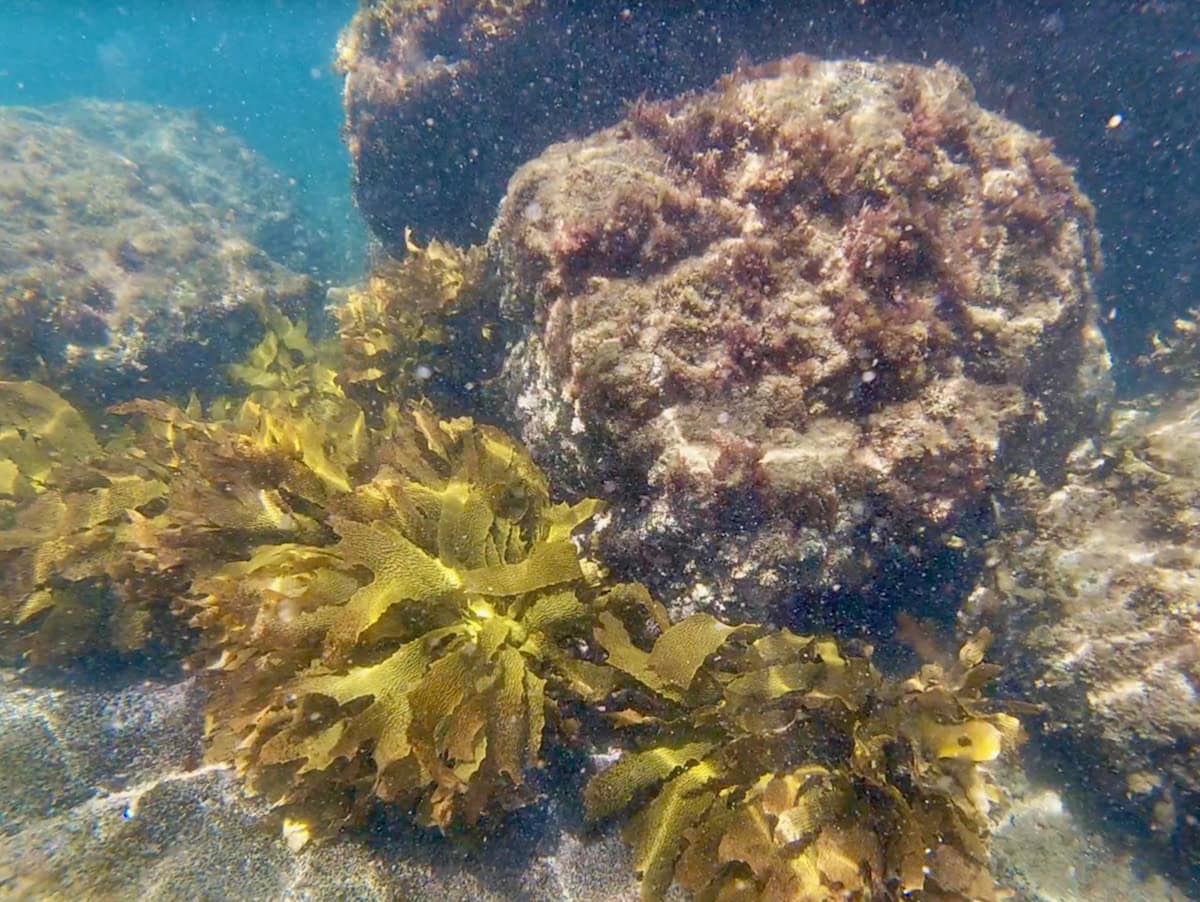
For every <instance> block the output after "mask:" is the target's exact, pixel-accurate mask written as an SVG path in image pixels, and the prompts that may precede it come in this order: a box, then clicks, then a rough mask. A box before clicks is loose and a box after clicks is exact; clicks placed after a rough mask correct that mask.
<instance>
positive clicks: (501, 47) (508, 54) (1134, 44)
mask: <svg viewBox="0 0 1200 902" xmlns="http://www.w3.org/2000/svg"><path fill="white" fill-rule="evenodd" d="M360 10H361V11H360V13H359V14H358V15H357V16H356V17H355V19H354V20H353V22H352V23H351V24H350V26H349V27H348V28H347V30H346V32H345V35H344V37H343V41H342V52H341V55H340V62H341V66H342V69H343V71H344V72H345V73H346V76H347V79H346V85H345V109H346V136H347V143H348V146H349V148H350V150H351V154H352V157H353V159H354V162H355V165H356V180H355V197H356V200H357V202H358V204H359V207H360V209H361V210H362V211H363V213H364V214H365V216H366V218H367V220H368V222H369V224H370V226H371V228H372V231H373V232H374V234H375V236H376V237H377V238H378V239H379V240H380V241H382V242H383V244H384V245H386V246H388V247H390V248H391V249H392V250H393V251H395V252H398V253H402V252H403V249H404V228H405V226H412V227H414V228H416V229H417V230H418V235H419V237H420V238H421V240H422V241H423V240H425V239H426V238H427V237H429V236H430V235H432V236H434V237H441V238H445V239H451V240H454V241H457V242H459V243H465V242H470V241H478V240H480V238H481V237H482V235H483V234H484V233H485V232H486V230H487V227H488V224H489V221H490V217H491V211H492V209H493V208H494V204H495V203H496V202H497V201H498V200H499V198H500V197H501V196H502V194H503V193H504V186H505V183H506V182H507V180H508V179H509V177H510V176H511V175H512V173H513V172H514V171H515V170H516V168H517V167H518V166H519V165H520V164H521V163H523V162H525V161H526V160H528V159H530V158H531V157H533V156H534V155H536V154H538V153H540V152H541V151H542V150H543V149H544V148H545V147H546V146H547V145H548V144H550V143H551V142H553V141H561V140H565V139H566V138H568V137H571V136H577V135H582V134H587V133H589V132H591V131H593V130H595V129H597V128H602V127H605V126H608V125H611V124H612V123H614V122H616V121H617V120H618V119H619V118H620V117H621V116H622V115H623V107H624V105H625V104H627V103H629V102H632V101H634V100H636V99H637V98H638V97H640V96H643V95H645V96H649V97H652V98H662V97H670V96H673V95H676V94H679V93H681V92H682V91H686V90H689V89H693V88H698V87H702V86H705V85H707V84H709V83H711V82H712V80H713V79H715V78H716V77H717V76H718V75H720V74H721V73H722V72H725V71H728V70H729V69H730V68H732V66H733V65H734V64H735V63H736V62H737V61H738V60H740V59H748V60H750V61H752V62H763V61H766V60H770V59H774V58H776V57H780V56H784V55H787V54H791V53H796V52H806V53H812V54H818V55H821V56H825V57H854V58H887V59H892V60H900V61H906V62H915V63H921V62H926V61H929V62H932V61H935V60H939V59H941V60H946V61H947V62H949V63H951V64H953V65H955V66H957V67H959V68H960V69H962V70H963V71H964V72H965V73H966V74H967V75H968V77H969V78H970V79H971V80H972V82H973V83H974V84H975V86H976V88H977V89H978V91H979V92H980V98H981V102H982V103H983V105H984V106H986V107H988V108H989V109H997V110H1000V109H1002V110H1003V111H1004V112H1005V113H1006V115H1008V116H1010V117H1011V118H1012V119H1014V120H1015V121H1017V122H1020V123H1021V124H1023V125H1025V126H1027V127H1029V128H1033V129H1037V130H1039V131H1041V132H1043V133H1045V134H1047V135H1051V136H1053V138H1054V140H1055V143H1056V145H1057V146H1058V147H1059V149H1060V152H1061V153H1062V154H1063V155H1064V156H1065V157H1067V158H1068V159H1072V160H1077V161H1078V163H1079V170H1080V181H1081V184H1082V185H1083V186H1084V189H1085V190H1086V191H1087V192H1088V193H1089V194H1091V195H1092V196H1093V197H1094V198H1095V199H1096V201H1097V205H1098V208H1099V210H1098V217H1099V223H1100V229H1101V231H1102V232H1103V234H1104V236H1105V240H1106V250H1107V252H1108V258H1109V266H1108V267H1107V269H1106V272H1105V277H1104V279H1103V283H1102V288H1103V290H1104V293H1105V296H1106V297H1107V299H1108V303H1110V304H1112V305H1114V306H1115V307H1117V308H1118V309H1120V310H1121V313H1122V315H1121V321H1122V322H1124V321H1125V320H1126V319H1127V317H1128V316H1129V315H1130V314H1133V313H1134V312H1135V311H1136V315H1137V317H1138V319H1139V321H1141V320H1144V319H1145V318H1147V317H1153V318H1154V319H1155V321H1156V322H1157V323H1158V324H1159V325H1160V326H1161V325H1166V324H1167V323H1169V322H1170V320H1171V318H1172V316H1173V315H1175V314H1178V313H1179V312H1181V311H1182V310H1183V309H1185V308H1186V307H1187V306H1189V305H1193V304H1194V303H1195V296H1194V293H1193V289H1192V287H1191V286H1192V285H1193V284H1194V282H1195V278H1196V261H1197V259H1198V256H1197V252H1196V241H1195V235H1194V233H1193V231H1192V230H1189V229H1181V228H1179V223H1181V222H1190V221H1194V220H1195V219H1196V216H1197V211H1200V167H1197V166H1196V165H1195V142H1194V140H1192V138H1193V133H1194V128H1193V123H1194V122H1195V121H1196V119H1197V117H1198V116H1200V91H1198V90H1196V62H1197V58H1198V55H1200V50H1198V48H1197V46H1196V41H1195V35H1197V34H1200V4H1195V3H1186V2H1161V0H1159V2H1146V3H1142V2H1131V0H1093V2H1089V3H1086V4H1085V3H1067V4H1062V3H1060V4H1038V5H1035V6H1034V7H1029V6H1026V5H1022V4H1013V3H1011V2H1009V0H979V2H975V3H969V4H964V3H945V4H930V3H890V2H876V0H872V2H853V0H810V2H804V3H797V2H795V0H760V2H755V3H729V2H727V0H694V2H690V3H611V4H603V3H600V4H586V5H581V4H579V3H575V2H570V0H453V2H451V0H361V4H360ZM1114 115H1119V116H1120V120H1119V121H1120V124H1119V125H1117V126H1116V127H1112V128H1108V127H1106V126H1107V124H1108V123H1109V122H1110V121H1112V117H1113V116H1114ZM1144 337H1145V336H1144V333H1143V332H1142V330H1141V328H1123V329H1120V330H1117V331H1115V332H1114V334H1113V335H1111V336H1110V341H1111V342H1112V343H1113V347H1114V350H1115V351H1117V352H1118V353H1117V356H1118V357H1119V358H1120V359H1122V360H1128V359H1130V358H1132V357H1133V356H1134V355H1136V354H1137V353H1138V352H1139V351H1140V350H1141V345H1142V342H1143V340H1144Z"/></svg>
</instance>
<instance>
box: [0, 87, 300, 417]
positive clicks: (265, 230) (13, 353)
mask: <svg viewBox="0 0 1200 902" xmlns="http://www.w3.org/2000/svg"><path fill="white" fill-rule="evenodd" d="M282 182H283V180H281V179H280V178H279V177H278V176H275V175H273V174H272V173H271V172H270V170H269V169H268V168H267V167H266V166H265V165H264V164H263V163H262V161H261V160H259V158H257V157H256V156H255V155H254V154H253V153H252V152H251V151H250V150H249V149H248V148H246V147H245V145H243V144H242V143H241V142H240V141H238V140H237V139H235V138H233V137H232V136H230V135H228V134H227V133H225V132H224V131H223V130H222V129H220V128H217V127H214V126H211V125H208V124H205V123H204V122H203V121H202V120H200V119H198V118H197V117H195V116H194V115H190V114H186V113H178V112H173V111H168V110H165V109H162V108H155V107H149V106H143V105H137V104H103V103H98V102H86V103H71V104H64V105H60V106H54V107H48V108H43V109H25V108H9V109H5V110H3V111H2V112H0V210H3V215H4V229H3V234H0V349H2V351H0V373H2V374H3V375H4V376H5V377H7V378H12V377H17V378H24V377H27V376H36V377H37V378H40V379H42V380H43V381H45V382H47V383H48V384H51V385H53V386H55V387H56V388H58V389H60V390H63V391H64V392H65V393H66V394H68V395H69V396H71V397H73V398H75V399H76V400H80V401H83V402H94V403H101V404H102V403H107V402H110V401H114V400H118V399H121V398H122V397H127V396H129V395H130V394H135V393H137V392H139V391H142V392H144V391H145V388H144V386H145V385H146V384H148V383H149V384H154V385H155V386H156V389H157V390H159V391H162V390H167V391H186V390H188V389H190V388H194V387H198V386H202V385H208V384H211V382H212V380H213V378H214V376H215V377H217V378H219V377H220V374H222V372H223V366H224V364H226V363H228V362H230V361H232V360H237V359H239V358H240V357H241V356H242V355H243V354H244V353H245V352H246V350H247V349H248V348H249V347H251V346H253V344H254V342H255V341H257V339H258V338H259V337H261V334H262V329H261V327H260V326H259V324H258V314H257V313H256V306H257V305H261V304H262V303H263V302H264V301H265V302H273V303H275V304H277V305H279V306H280V307H282V308H284V309H286V310H289V311H291V312H293V313H297V314H299V313H304V312H307V313H313V312H316V311H317V310H319V309H320V306H321V304H322V302H323V292H321V291H320V290H319V286H318V284H317V282H316V281H315V280H314V279H313V278H311V277H310V276H309V275H308V274H307V272H306V271H305V270H303V269H301V270H300V271H296V270H293V269H291V268H289V266H294V267H297V268H298V269H299V268H302V267H306V266H308V265H309V264H307V263H305V262H304V261H305V260H306V258H307V257H308V254H309V251H310V250H311V249H313V248H315V247H316V246H317V241H316V238H315V236H313V235H311V234H310V233H309V232H308V231H307V230H306V228H305V227H304V226H303V225H302V222H301V219H300V217H299V215H298V213H297V211H296V209H295V208H294V207H293V206H292V204H291V201H290V200H289V197H288V190H287V186H286V185H285V184H283V183H282ZM314 259H319V255H315V256H314ZM281 261H283V262H281Z"/></svg>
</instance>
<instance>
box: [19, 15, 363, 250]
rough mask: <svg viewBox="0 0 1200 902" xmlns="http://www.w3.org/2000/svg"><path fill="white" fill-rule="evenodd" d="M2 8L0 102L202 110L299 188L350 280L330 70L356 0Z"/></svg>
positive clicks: (350, 232)
mask: <svg viewBox="0 0 1200 902" xmlns="http://www.w3.org/2000/svg"><path fill="white" fill-rule="evenodd" d="M4 7H5V8H4V11H3V13H0V20H2V22H0V105H5V106H7V105H41V104H47V103H53V102H55V101H61V100H67V99H70V98H74V97H95V98H100V99H103V100H114V101H139V102H143V103H155V104H165V105H167V106H172V107H178V108H181V109H189V110H192V109H194V110H200V111H202V112H203V113H204V114H205V115H206V116H207V117H208V118H209V119H210V120H211V121H212V122H213V123H214V124H218V125H223V126H225V127H227V128H229V129H230V130H231V131H233V132H234V133H236V134H238V135H239V136H241V137H242V138H243V139H244V140H245V141H246V142H247V143H248V144H249V145H250V146H251V147H253V148H254V149H255V150H256V151H258V152H259V153H260V154H262V155H263V156H264V157H265V158H266V159H267V160H268V161H269V163H270V164H271V166H272V168H273V169H275V170H277V171H278V172H280V173H282V174H283V175H285V176H287V177H288V178H293V179H295V180H296V182H297V184H298V186H299V188H300V189H301V198H300V199H301V202H302V203H303V204H304V205H305V206H306V207H307V208H308V210H309V212H310V213H311V214H312V215H313V216H314V217H316V218H317V219H318V220H320V221H321V222H322V224H323V225H324V226H326V228H327V229H328V230H329V232H330V240H331V241H334V242H335V243H336V244H338V245H339V247H340V248H341V249H342V251H343V256H344V257H346V258H347V259H346V266H345V268H344V271H345V274H349V273H351V272H352V271H353V268H354V265H355V262H356V261H357V260H358V259H359V258H360V257H361V248H362V244H363V237H362V232H361V227H360V225H359V223H358V219H357V216H356V215H354V214H353V213H352V209H351V203H350V191H349V181H350V169H349V161H348V159H347V156H346V153H345V149H344V147H343V145H342V143H341V139H340V137H339V133H338V130H339V127H340V124H341V96H340V89H341V80H340V78H339V77H338V75H337V74H336V73H335V72H334V71H333V69H332V65H331V64H332V61H333V56H334V50H335V44H336V42H337V36H338V33H339V31H340V30H341V28H342V26H343V25H345V23H346V22H348V21H349V19H350V17H351V15H352V14H353V12H354V9H355V7H356V4H355V3H354V2H353V0H308V2H281V0H276V2H245V3H242V2H214V0H201V2H187V3H176V2H163V0H160V2H146V0H133V2H126V3H115V2H107V3H106V2H80V3H59V2H44V0H7V2H5V3H4Z"/></svg>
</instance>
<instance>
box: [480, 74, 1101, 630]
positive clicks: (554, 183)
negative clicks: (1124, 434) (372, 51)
mask: <svg viewBox="0 0 1200 902" xmlns="http://www.w3.org/2000/svg"><path fill="white" fill-rule="evenodd" d="M489 250H490V252H491V254H492V255H493V258H494V259H495V261H496V265H497V267H498V269H499V277H500V281H501V284H502V291H503V297H502V301H501V310H500V313H501V316H502V318H506V319H507V320H508V321H510V322H514V323H517V324H519V325H518V336H517V343H516V345H515V347H514V349H513V350H512V351H511V353H510V354H509V355H508V358H507V361H506V363H505V367H504V374H503V377H502V380H501V382H502V384H503V385H504V387H505V389H506V394H505V397H506V400H507V403H508V404H509V406H510V414H511V416H512V418H513V419H514V421H515V422H516V423H518V424H519V428H520V431H521V435H522V437H523V438H524V440H525V441H526V443H527V444H528V445H529V447H530V448H531V449H532V451H533V453H534V455H535V457H537V458H538V460H539V461H540V462H542V463H543V465H545V466H546V467H547V468H548V469H549V471H550V473H551V474H552V476H553V477H555V478H556V479H557V480H559V481H560V482H563V483H565V484H568V485H572V486H575V487H577V488H582V489H583V490H585V491H587V492H590V493H595V494H599V495H602V496H605V497H608V498H609V500H612V501H614V505H613V508H614V509H613V513H612V518H611V522H610V523H609V525H608V526H607V527H606V529H605V532H604V538H603V546H602V547H603V550H604V555H605V559H606V561H607V562H608V563H609V564H610V565H612V566H615V567H618V568H621V569H625V570H627V571H628V572H631V573H637V574H639V575H640V578H645V579H648V580H649V581H650V582H651V584H652V585H654V586H655V587H656V588H657V589H659V590H661V591H662V592H663V593H664V594H665V595H668V596H669V597H670V598H672V599H674V604H675V606H676V607H675V609H676V611H685V610H690V609H693V608H694V609H705V610H711V611H714V612H722V611H724V612H727V616H731V617H733V618H734V619H740V618H746V619H750V620H755V621H761V620H763V619H765V618H767V617H769V616H771V614H772V613H773V612H774V611H775V606H776V605H777V604H779V603H780V602H783V601H786V600H789V599H792V598H795V597H796V596H797V595H804V596H806V597H807V598H808V599H809V603H810V604H811V603H814V600H815V599H817V598H819V597H820V596H822V595H828V594H830V593H834V592H837V591H854V590H859V589H862V588H863V587H866V586H869V585H870V583H871V581H872V580H873V579H874V578H875V577H876V576H877V574H878V572H879V567H880V566H881V565H882V564H883V563H885V562H886V563H888V564H889V566H895V565H896V563H897V561H899V563H900V565H901V566H907V567H909V568H915V569H918V570H919V569H920V568H923V567H925V566H926V565H927V561H928V559H929V558H930V556H931V555H932V554H934V553H936V551H937V550H938V549H940V548H944V547H945V545H946V544H947V543H948V542H957V541H961V539H956V538H955V536H957V531H968V530H970V528H971V527H970V525H969V524H968V523H966V522H965V521H966V520H968V519H969V517H970V516H972V515H973V514H974V513H975V512H976V511H978V510H979V509H980V508H981V507H982V506H983V505H985V504H986V502H987V498H988V490H989V487H991V486H993V485H996V484H998V483H999V482H1001V481H1003V479H1004V478H1005V477H1006V476H1008V475H1010V474H1013V473H1018V472H1020V473H1024V472H1028V471H1030V470H1036V471H1038V472H1040V473H1042V474H1043V475H1044V477H1045V478H1047V479H1048V480H1051V481H1052V480H1053V479H1055V478H1056V474H1058V473H1059V472H1060V470H1061V466H1062V463H1063V460H1064V458H1065V456H1066V452H1067V450H1068V449H1069V448H1070V447H1071V446H1072V445H1073V444H1074V443H1075V442H1076V441H1077V440H1078V439H1079V437H1081V436H1083V435H1086V434H1088V433H1089V431H1090V430H1092V429H1093V428H1095V427H1096V426H1097V424H1098V423H1099V422H1100V419H1101V416H1102V414H1103V411H1104V409H1105V404H1106V403H1107V398H1108V393H1109V381H1108V358H1107V354H1106V352H1105V347H1104V341H1103V339H1102V337H1101V336H1100V334H1099V331H1098V330H1097V328H1096V324H1095V300H1094V297H1093V292H1092V277H1093V274H1094V272H1095V270H1096V268H1097V266H1098V265H1099V254H1098V248H1097V236H1096V232H1095V230H1094V227H1093V215H1092V207H1091V205H1090V203H1089V202H1088V201H1087V199H1086V198H1084V197H1083V196H1082V195H1081V194H1080V192H1079V191H1078V189H1077V187H1076V185H1075V183H1074V180H1073V178H1072V175H1071V171H1070V169H1069V168H1068V167H1067V166H1066V165H1065V164H1063V163H1062V162H1061V161H1060V160H1058V159H1057V158H1056V157H1055V156H1054V155H1053V153H1052V152H1051V149H1050V145H1049V142H1048V141H1046V140H1045V139H1043V138H1040V137H1038V136H1036V135H1033V134H1031V133H1029V132H1027V131H1025V130H1024V129H1022V128H1020V127H1018V126H1016V125H1014V124H1012V123H1011V122H1008V121H1007V120H1005V119H1004V118H1002V117H999V116H996V115H993V114H991V113H988V112H986V111H984V110H983V109H981V108H980V107H978V106H977V105H976V104H975V103H974V102H973V97H972V92H971V88H970V85H969V84H968V83H967V82H966V80H965V79H964V78H963V77H962V76H961V75H960V74H959V73H958V72H957V71H956V70H954V69H951V68H949V67H946V66H940V65H939V66H937V67H934V68H920V67H913V66H906V65H882V64H869V63H858V62H819V61H816V60H812V59H809V58H806V57H793V58H789V59H787V60H784V61H782V62H779V63H776V64H772V65H770V66H767V67H763V68H760V69H753V70H745V71H741V72H738V73H736V74H735V75H732V76H730V77H728V78H726V79H724V80H723V81H722V82H720V83H719V84H718V85H717V86H716V87H715V88H714V89H713V90H711V91H708V92H704V93H700V94H696V95H690V96H685V97H683V98H680V99H678V100H674V101H670V102H666V103H646V104H642V105H639V106H636V107H635V108H634V109H633V110H632V111H631V113H630V115H629V117H628V118H627V119H626V120H624V121H623V122H622V123H620V124H619V125H617V126H615V127H613V128H611V129H608V130H605V131H602V132H599V133H597V134H595V135H593V136H591V137H589V138H587V139H584V140H580V141H575V142H570V143H566V144H558V145H554V146H552V147H551V148H550V149H548V150H547V151H546V152H545V153H544V154H542V155H541V156H540V157H538V158H537V159H535V160H532V161H531V162H529V163H527V164H526V165H524V166H523V167H521V169H520V170H518V172H517V174H516V175H515V176H514V177H513V179H512V182H511V183H510V185H509V190H508V193H507V195H506V196H505V199H504V201H503V203H502V205H501V208H500V212H499V214H498V216H497V219H496V222H495V225H494V227H493V230H492V233H491V237H490V240H489Z"/></svg>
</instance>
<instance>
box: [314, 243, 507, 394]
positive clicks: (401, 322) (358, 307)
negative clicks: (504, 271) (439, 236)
mask: <svg viewBox="0 0 1200 902" xmlns="http://www.w3.org/2000/svg"><path fill="white" fill-rule="evenodd" d="M405 244H406V247H407V253H406V254H405V256H404V257H403V258H402V259H399V260H395V259H389V260H386V261H384V262H382V263H380V264H378V265H376V266H375V267H374V268H373V269H372V271H371V274H370V275H369V276H368V278H367V280H366V282H365V283H363V284H362V285H359V286H356V287H354V288H352V289H350V290H349V291H348V292H346V294H345V297H344V298H343V299H342V302H341V303H340V304H338V305H337V307H336V308H335V310H334V314H335V316H336V317H337V325H338V336H339V338H340V340H341V347H342V352H343V357H342V360H343V363H342V368H341V374H342V377H343V379H344V381H345V383H346V385H347V387H348V389H349V390H350V392H351V394H353V395H354V397H355V398H357V399H358V400H359V401H360V402H361V403H362V404H363V405H364V407H365V408H366V409H367V410H368V411H369V412H370V413H371V415H372V416H374V415H376V413H377V412H378V410H379V409H380V406H381V405H383V404H386V402H387V401H388V400H392V399H394V398H395V397H396V396H397V395H399V396H413V395H415V394H418V393H419V390H420V387H421V384H422V382H423V381H424V380H425V379H428V378H429V375H430V374H431V373H432V372H433V369H434V368H442V367H445V366H454V365H455V363H454V360H453V357H454V356H455V355H451V354H447V353H446V351H447V349H448V348H450V347H452V346H453V347H454V348H455V349H456V355H457V356H458V357H461V358H472V359H473V358H474V356H475V355H472V354H466V353H464V352H463V348H465V347H467V346H468V345H470V344H473V343H478V342H479V341H485V340H486V337H485V336H486V335H487V334H488V333H489V328H488V326H487V324H486V323H483V322H480V321H478V316H477V308H478V307H479V306H480V301H481V299H482V298H483V296H484V293H485V291H486V288H487V284H488V283H487V255H486V253H485V251H484V249H483V247H472V248H469V249H466V250H463V249H459V248H457V247H454V246H452V245H449V244H445V243H444V242H441V241H437V240H434V241H431V242H429V244H427V245H425V246H424V247H422V246H420V245H418V244H417V243H416V242H414V241H413V240H412V236H411V234H409V233H406V235H405Z"/></svg>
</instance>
